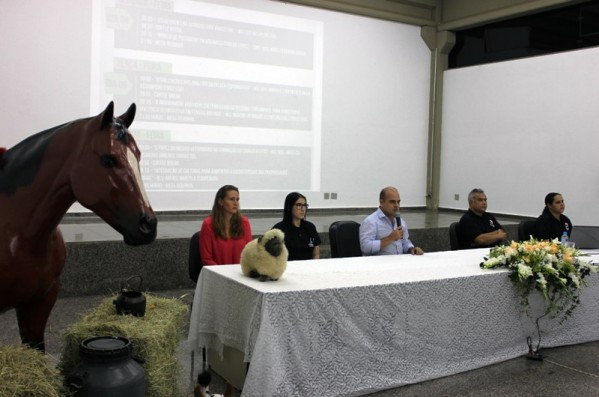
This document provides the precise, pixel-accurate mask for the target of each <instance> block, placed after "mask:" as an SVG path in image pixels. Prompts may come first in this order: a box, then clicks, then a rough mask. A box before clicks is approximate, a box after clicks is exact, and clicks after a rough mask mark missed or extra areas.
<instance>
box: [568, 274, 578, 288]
mask: <svg viewBox="0 0 599 397" xmlns="http://www.w3.org/2000/svg"><path fill="white" fill-rule="evenodd" d="M568 277H570V280H572V282H573V283H574V285H576V288H578V287H580V278H578V275H576V273H570V274H568Z"/></svg>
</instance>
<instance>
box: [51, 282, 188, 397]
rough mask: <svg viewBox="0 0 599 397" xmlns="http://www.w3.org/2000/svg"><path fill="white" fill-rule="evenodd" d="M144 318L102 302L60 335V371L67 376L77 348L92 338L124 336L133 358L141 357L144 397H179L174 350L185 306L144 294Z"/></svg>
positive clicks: (178, 340) (74, 363)
mask: <svg viewBox="0 0 599 397" xmlns="http://www.w3.org/2000/svg"><path fill="white" fill-rule="evenodd" d="M145 295H146V314H145V316H144V317H135V316H131V315H118V314H116V309H115V306H114V304H113V301H114V300H115V299H116V295H115V296H113V297H110V298H106V299H105V300H103V301H102V302H101V303H100V304H99V305H98V306H97V307H96V308H94V309H92V310H91V311H90V312H89V313H87V314H86V315H84V316H83V317H82V318H81V320H79V321H78V322H76V323H75V324H73V325H72V326H71V327H70V328H68V329H67V330H66V331H65V333H64V338H65V347H64V350H63V354H62V359H61V363H60V368H61V369H62V372H63V374H64V375H65V376H67V375H68V374H69V373H70V372H71V371H72V370H73V369H74V368H75V366H76V365H77V364H79V362H80V360H79V345H80V344H81V342H82V341H83V340H85V339H87V338H91V337H96V336H117V335H118V336H124V337H125V338H127V339H129V340H130V341H131V342H132V345H133V356H135V357H139V358H141V359H142V360H143V361H144V363H143V364H142V365H143V367H144V370H145V373H146V380H147V392H146V395H147V396H152V397H172V396H177V395H182V394H181V391H180V390H179V388H178V383H179V382H178V379H179V372H180V368H179V364H178V361H177V349H178V347H179V342H180V340H181V336H182V331H183V325H184V323H185V320H186V316H185V314H186V313H187V312H188V310H189V307H188V306H187V304H185V303H184V302H183V301H182V300H181V299H176V298H162V297H157V296H154V295H151V294H148V293H146V294H145Z"/></svg>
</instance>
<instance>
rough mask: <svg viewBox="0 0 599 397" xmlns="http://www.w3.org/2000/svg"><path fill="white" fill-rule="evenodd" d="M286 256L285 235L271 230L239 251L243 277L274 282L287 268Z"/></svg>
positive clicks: (287, 252) (287, 253)
mask: <svg viewBox="0 0 599 397" xmlns="http://www.w3.org/2000/svg"><path fill="white" fill-rule="evenodd" d="M288 256H289V251H287V247H285V234H284V233H283V232H282V231H281V230H279V229H271V230H269V231H267V232H266V233H265V234H264V235H263V236H261V237H258V238H257V239H254V240H252V241H250V242H249V243H247V245H246V246H245V248H244V249H243V251H241V270H242V271H243V274H244V275H246V276H248V277H252V278H257V279H259V280H260V281H266V280H273V281H275V280H278V279H279V278H280V277H281V276H282V275H283V272H284V271H285V269H286V268H287V257H288Z"/></svg>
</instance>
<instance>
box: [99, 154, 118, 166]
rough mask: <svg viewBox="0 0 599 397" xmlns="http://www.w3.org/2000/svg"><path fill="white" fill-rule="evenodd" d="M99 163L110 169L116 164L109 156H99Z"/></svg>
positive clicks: (113, 158)
mask: <svg viewBox="0 0 599 397" xmlns="http://www.w3.org/2000/svg"><path fill="white" fill-rule="evenodd" d="M100 163H101V164H102V166H104V167H106V168H112V167H114V166H115V165H116V164H117V161H116V158H115V157H114V156H113V155H111V154H104V155H102V156H100Z"/></svg>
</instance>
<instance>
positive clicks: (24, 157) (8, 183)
mask: <svg viewBox="0 0 599 397" xmlns="http://www.w3.org/2000/svg"><path fill="white" fill-rule="evenodd" d="M83 120H84V119H82V120H75V121H71V122H68V123H64V124H61V125H59V126H56V127H53V128H49V129H47V130H45V131H42V132H38V133H37V134H34V135H31V136H29V137H27V138H25V139H24V140H22V141H21V142H19V143H18V144H16V145H15V146H13V147H12V148H10V149H8V150H6V151H5V152H4V153H0V193H4V194H7V195H8V196H11V195H13V194H14V193H15V191H16V190H17V189H18V188H19V187H20V186H27V185H29V184H31V183H32V182H33V179H34V178H35V175H37V172H38V170H39V168H40V166H41V164H42V159H43V156H44V153H45V151H46V148H47V147H48V143H50V141H51V140H52V138H53V137H54V135H55V134H56V133H57V132H59V131H60V130H62V129H63V128H64V127H66V126H67V125H70V124H72V123H75V122H78V121H83Z"/></svg>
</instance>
